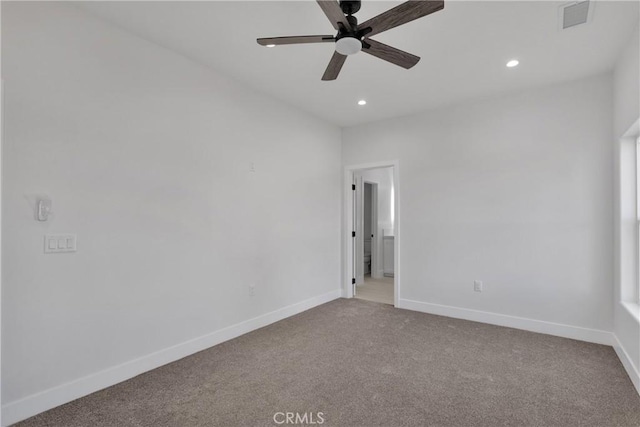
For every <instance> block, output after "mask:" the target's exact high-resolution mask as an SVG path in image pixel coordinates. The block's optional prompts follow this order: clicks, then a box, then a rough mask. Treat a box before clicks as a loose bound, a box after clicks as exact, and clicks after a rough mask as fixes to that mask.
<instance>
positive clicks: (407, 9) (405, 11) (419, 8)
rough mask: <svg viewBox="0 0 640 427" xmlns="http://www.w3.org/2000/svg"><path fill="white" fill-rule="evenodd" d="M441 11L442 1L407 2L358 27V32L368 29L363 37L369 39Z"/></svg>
mask: <svg viewBox="0 0 640 427" xmlns="http://www.w3.org/2000/svg"><path fill="white" fill-rule="evenodd" d="M442 9H444V1H442V0H438V1H433V0H409V1H407V2H405V3H402V4H401V5H398V6H396V7H394V8H393V9H389V10H387V11H386V12H384V13H381V14H380V15H378V16H376V17H374V18H371V19H369V20H368V21H365V22H363V23H362V24H360V25H358V31H361V30H364V29H365V28H368V27H370V28H371V31H370V32H368V33H365V34H364V35H365V36H366V37H371V36H373V35H374V34H378V33H381V32H383V31H387V30H390V29H391V28H395V27H397V26H398V25H402V24H406V23H407V22H411V21H413V20H415V19H418V18H422V17H423V16H427V15H429V14H431V13H434V12H437V11H439V10H442Z"/></svg>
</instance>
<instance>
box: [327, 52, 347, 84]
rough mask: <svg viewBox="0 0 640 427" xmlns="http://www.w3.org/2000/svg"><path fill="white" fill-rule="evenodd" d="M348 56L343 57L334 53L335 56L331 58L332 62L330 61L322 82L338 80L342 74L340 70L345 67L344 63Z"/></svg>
mask: <svg viewBox="0 0 640 427" xmlns="http://www.w3.org/2000/svg"><path fill="white" fill-rule="evenodd" d="M346 59H347V56H346V55H341V54H339V53H338V52H333V56H332V57H331V61H329V65H328V66H327V69H326V70H325V72H324V75H323V76H322V80H335V79H336V78H338V74H340V70H341V69H342V66H343V65H344V61H346Z"/></svg>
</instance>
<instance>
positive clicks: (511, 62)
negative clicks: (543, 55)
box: [507, 59, 520, 68]
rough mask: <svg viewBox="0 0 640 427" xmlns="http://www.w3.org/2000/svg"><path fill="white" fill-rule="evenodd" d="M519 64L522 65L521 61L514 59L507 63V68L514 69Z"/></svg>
mask: <svg viewBox="0 0 640 427" xmlns="http://www.w3.org/2000/svg"><path fill="white" fill-rule="evenodd" d="M519 63H520V61H518V60H517V59H512V60H511V61H509V62H507V67H509V68H513V67H515V66H516V65H518V64H519Z"/></svg>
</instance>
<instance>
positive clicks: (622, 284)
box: [613, 30, 640, 392]
mask: <svg viewBox="0 0 640 427" xmlns="http://www.w3.org/2000/svg"><path fill="white" fill-rule="evenodd" d="M639 39H640V33H639V32H638V30H636V31H635V33H634V35H633V37H632V38H631V39H630V40H629V42H628V44H627V46H626V47H625V48H624V49H623V51H622V52H621V54H620V57H619V59H618V61H617V63H616V66H615V69H614V74H613V94H614V96H613V99H614V109H613V112H614V118H613V122H614V134H613V141H614V146H615V153H616V154H615V162H616V163H615V169H616V174H615V176H616V182H615V192H614V193H615V194H616V215H615V218H616V220H615V230H616V245H615V254H616V261H615V265H616V275H615V293H614V332H615V335H616V337H617V339H618V345H617V346H616V351H617V352H618V355H619V356H620V358H621V360H622V361H623V362H625V367H626V368H627V372H629V375H630V377H631V378H632V380H633V381H634V384H635V386H636V388H637V389H638V392H640V373H639V371H640V320H639V319H640V308H639V307H638V304H637V302H638V299H637V297H638V295H637V286H638V247H637V236H638V234H637V233H638V230H637V215H638V213H637V204H636V195H637V190H636V173H637V172H636V165H635V155H636V153H635V150H636V141H635V139H636V138H635V136H637V134H638V129H637V126H638V119H640V83H639V81H640V53H639V52H640V41H639ZM634 123H635V125H636V129H631V128H632V126H633V125H634ZM625 135H626V136H628V138H624V136H625ZM634 288H635V289H634ZM634 291H635V292H634Z"/></svg>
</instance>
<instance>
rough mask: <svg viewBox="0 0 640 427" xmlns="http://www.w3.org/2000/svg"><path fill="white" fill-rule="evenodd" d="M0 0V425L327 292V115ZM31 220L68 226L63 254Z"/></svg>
mask: <svg viewBox="0 0 640 427" xmlns="http://www.w3.org/2000/svg"><path fill="white" fill-rule="evenodd" d="M2 9H3V11H2V12H3V13H2V59H3V63H2V67H3V68H2V72H3V78H4V82H5V101H6V102H5V140H4V159H3V161H4V163H3V167H4V188H3V192H2V197H3V200H2V201H3V209H4V211H3V217H2V220H3V228H4V231H5V233H4V235H3V241H2V244H3V248H2V249H3V250H2V255H3V260H2V261H3V264H4V266H5V269H4V270H3V271H2V273H3V277H2V278H3V289H2V293H3V300H2V326H3V331H2V341H3V342H2V399H3V403H4V404H5V413H4V414H5V416H6V415H7V411H8V410H11V413H12V419H7V420H6V421H5V422H11V421H15V418H16V417H18V416H24V415H25V414H26V415H30V414H28V412H29V411H30V410H34V408H35V409H37V408H38V405H40V410H41V409H44V408H42V405H45V403H42V401H38V399H40V398H41V397H42V396H40V395H38V396H34V394H36V393H39V392H42V391H45V390H48V389H51V388H52V387H56V386H60V385H62V384H65V383H68V382H71V381H75V380H78V379H79V378H81V377H84V376H91V375H93V374H95V373H96V372H98V371H102V370H104V369H107V368H112V367H114V366H116V365H119V364H123V363H126V362H128V361H131V360H133V359H135V358H140V357H144V356H146V355H149V354H151V353H153V352H157V351H160V350H163V349H167V348H168V347H170V346H174V345H177V344H180V343H183V342H185V341H187V340H190V339H194V338H197V337H201V336H203V335H206V334H209V333H211V332H214V331H219V330H221V329H222V328H225V327H228V326H230V325H235V324H238V323H239V322H243V321H245V320H247V319H251V318H255V317H256V316H260V315H262V314H265V313H268V312H272V311H274V310H277V309H281V308H283V307H287V306H290V305H292V304H295V303H299V302H301V301H305V300H308V299H310V298H314V297H318V298H319V299H316V300H313V301H316V302H317V301H324V300H326V299H327V298H332V297H337V296H338V295H339V286H340V285H339V284H340V255H339V253H338V252H337V251H336V248H338V245H339V244H340V234H339V233H340V194H341V183H340V180H341V178H340V177H341V167H340V166H341V164H340V156H341V149H340V144H341V141H340V138H341V135H340V130H339V129H338V128H336V127H334V126H331V125H327V124H325V123H323V122H320V121H318V120H316V119H314V118H311V117H309V116H307V115H305V114H302V113H300V112H298V111H297V110H295V109H292V108H289V107H287V106H285V105H283V104H281V103H278V102H276V101H273V100H271V99H269V98H267V97H265V96H262V95H260V94H257V93H254V92H252V91H250V90H248V89H245V88H243V87H242V86H240V85H238V84H236V83H235V82H234V81H232V80H230V79H229V78H226V77H222V76H220V75H216V74H214V73H213V72H211V71H210V70H208V69H206V68H203V67H201V66H199V65H197V64H195V63H192V62H190V61H189V60H187V59H185V58H183V57H181V56H179V55H177V54H174V53H172V52H170V51H168V50H165V49H164V48H161V47H159V46H157V45H154V44H152V43H149V42H147V41H145V40H142V39H140V38H137V37H135V36H132V35H130V34H128V33H126V32H123V31H121V30H119V29H117V28H115V27H111V26H109V25H107V24H105V23H103V22H101V21H99V20H96V19H93V18H91V17H89V16H88V15H85V14H84V13H83V12H81V11H79V10H77V9H75V8H73V7H72V6H69V5H65V4H61V3H55V2H50V3H8V2H3V3H2ZM250 162H255V172H254V173H251V172H250ZM40 195H46V196H48V197H50V198H51V199H52V200H53V211H54V215H53V218H52V219H51V220H50V221H48V222H45V223H41V222H37V221H35V220H34V204H35V201H36V198H37V197H38V196H40ZM45 233H77V235H78V252H77V253H74V254H54V255H45V254H43V237H44V235H45ZM250 284H255V296H254V297H251V296H250V289H249V285H250ZM307 305H308V304H307ZM269 318H273V316H272V317H269ZM173 350H175V349H173ZM173 350H172V351H173ZM136 366H137V365H136ZM134 371H135V369H134ZM109 372H111V371H109ZM135 373H137V372H133V371H132V372H131V374H132V375H133V374H135ZM105 375H107V374H105ZM107 376H108V375H107ZM83 380H84V379H83ZM96 381H97V380H96ZM98 382H99V381H98ZM102 385H103V386H104V385H106V384H102ZM87 387H88V386H87ZM51 393H53V394H55V393H58V394H61V395H62V394H64V393H65V391H64V387H62V389H58V390H53V391H51V392H50V394H51ZM71 394H73V393H71ZM45 395H46V393H45ZM30 396H31V397H33V399H34V400H29V399H30ZM49 397H51V396H49ZM69 397H70V398H71V397H73V396H69ZM25 398H26V400H20V399H25ZM63 400H64V399H63ZM16 402H17V403H16ZM38 402H40V403H38ZM48 402H56V398H51V399H49V400H48ZM57 402H58V403H60V401H59V400H58V401H57ZM20 414H22V415H20ZM7 418H9V417H7Z"/></svg>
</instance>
